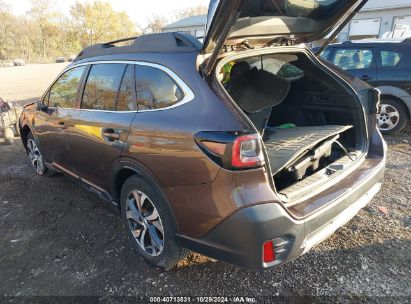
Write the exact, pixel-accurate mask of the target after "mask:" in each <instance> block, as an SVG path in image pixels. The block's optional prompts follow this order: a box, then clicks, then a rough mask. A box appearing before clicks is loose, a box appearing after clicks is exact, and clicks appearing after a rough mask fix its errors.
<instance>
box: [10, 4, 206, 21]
mask: <svg viewBox="0 0 411 304" xmlns="http://www.w3.org/2000/svg"><path fill="white" fill-rule="evenodd" d="M79 1H80V2H92V0H79ZM106 1H108V2H110V3H111V5H112V6H113V8H114V9H115V10H118V11H126V12H127V14H128V15H129V16H130V17H131V18H132V20H133V21H134V22H135V23H137V24H138V25H139V26H141V27H145V26H146V25H147V16H152V15H164V16H167V15H168V14H171V13H173V12H174V11H176V10H180V9H184V8H187V7H191V6H198V5H206V6H208V4H209V3H210V1H209V0H177V1H172V0H106ZM5 2H6V4H8V5H10V7H11V8H12V11H13V13H14V14H16V15H23V14H24V13H25V12H26V11H28V10H29V9H30V0H5ZM75 2H76V0H55V3H56V5H57V9H58V10H59V11H61V12H62V13H65V14H68V12H69V9H70V6H71V5H72V4H73V3H75Z"/></svg>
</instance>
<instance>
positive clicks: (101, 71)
mask: <svg viewBox="0 0 411 304" xmlns="http://www.w3.org/2000/svg"><path fill="white" fill-rule="evenodd" d="M125 68H126V65H125V64H95V65H93V66H92V67H91V69H90V73H89V75H88V78H87V82H86V86H85V88H84V94H83V101H82V104H81V108H82V109H91V110H107V111H114V110H115V108H116V100H117V94H118V91H119V88H120V82H121V79H122V77H123V74H124V70H125Z"/></svg>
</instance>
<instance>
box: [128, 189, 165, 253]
mask: <svg viewBox="0 0 411 304" xmlns="http://www.w3.org/2000/svg"><path fill="white" fill-rule="evenodd" d="M126 215H127V220H128V224H129V227H130V230H131V232H132V234H133V236H134V238H135V240H136V242H137V243H138V245H139V246H140V247H141V249H142V250H144V251H145V252H146V253H147V254H149V255H151V256H158V255H160V254H161V252H162V251H163V249H164V228H163V224H162V222H161V218H160V215H159V213H158V211H157V209H156V207H155V206H154V204H153V202H152V201H151V199H150V198H149V197H148V196H147V195H146V194H144V193H143V192H141V191H137V190H134V191H131V192H130V193H129V194H128V196H127V204H126Z"/></svg>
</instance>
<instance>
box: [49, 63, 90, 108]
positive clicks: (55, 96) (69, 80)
mask: <svg viewBox="0 0 411 304" xmlns="http://www.w3.org/2000/svg"><path fill="white" fill-rule="evenodd" d="M84 69H85V67H84V66H81V67H77V68H74V69H71V70H68V71H67V72H65V73H64V74H63V75H61V76H60V78H59V79H58V80H57V81H56V82H55V83H54V85H53V86H52V87H51V89H50V92H49V106H50V107H59V108H66V109H70V108H75V107H76V103H77V96H78V95H77V93H78V88H79V84H80V80H81V76H82V75H83V72H84Z"/></svg>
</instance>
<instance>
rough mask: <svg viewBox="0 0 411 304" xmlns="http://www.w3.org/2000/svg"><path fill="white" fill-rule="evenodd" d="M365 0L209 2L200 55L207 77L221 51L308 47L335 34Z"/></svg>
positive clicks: (224, 0) (225, 0) (228, 0)
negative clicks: (244, 45)
mask: <svg viewBox="0 0 411 304" xmlns="http://www.w3.org/2000/svg"><path fill="white" fill-rule="evenodd" d="M367 1H368V0H344V1H342V0H211V2H210V7H209V12H208V16H207V26H206V36H205V39H204V46H203V53H204V54H211V56H210V57H209V58H208V60H207V61H206V62H205V63H206V64H205V66H204V67H203V74H204V75H209V74H210V73H211V71H212V70H213V67H214V66H215V64H216V61H217V60H218V55H219V53H220V52H221V50H222V49H223V48H224V47H227V46H229V45H237V44H241V43H244V42H245V43H250V45H252V46H254V47H255V46H257V45H258V46H266V45H267V46H269V45H272V44H276V43H278V42H281V43H285V44H286V45H293V44H299V43H309V42H312V41H315V40H318V39H320V38H323V37H325V36H326V35H327V34H329V33H330V32H332V31H333V30H334V31H335V30H336V25H337V24H344V23H345V22H347V21H348V20H350V19H351V18H352V17H353V16H354V14H355V13H356V12H357V11H358V10H360V9H361V8H362V7H363V6H364V5H365V3H366V2H367ZM334 34H336V33H335V32H334Z"/></svg>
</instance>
